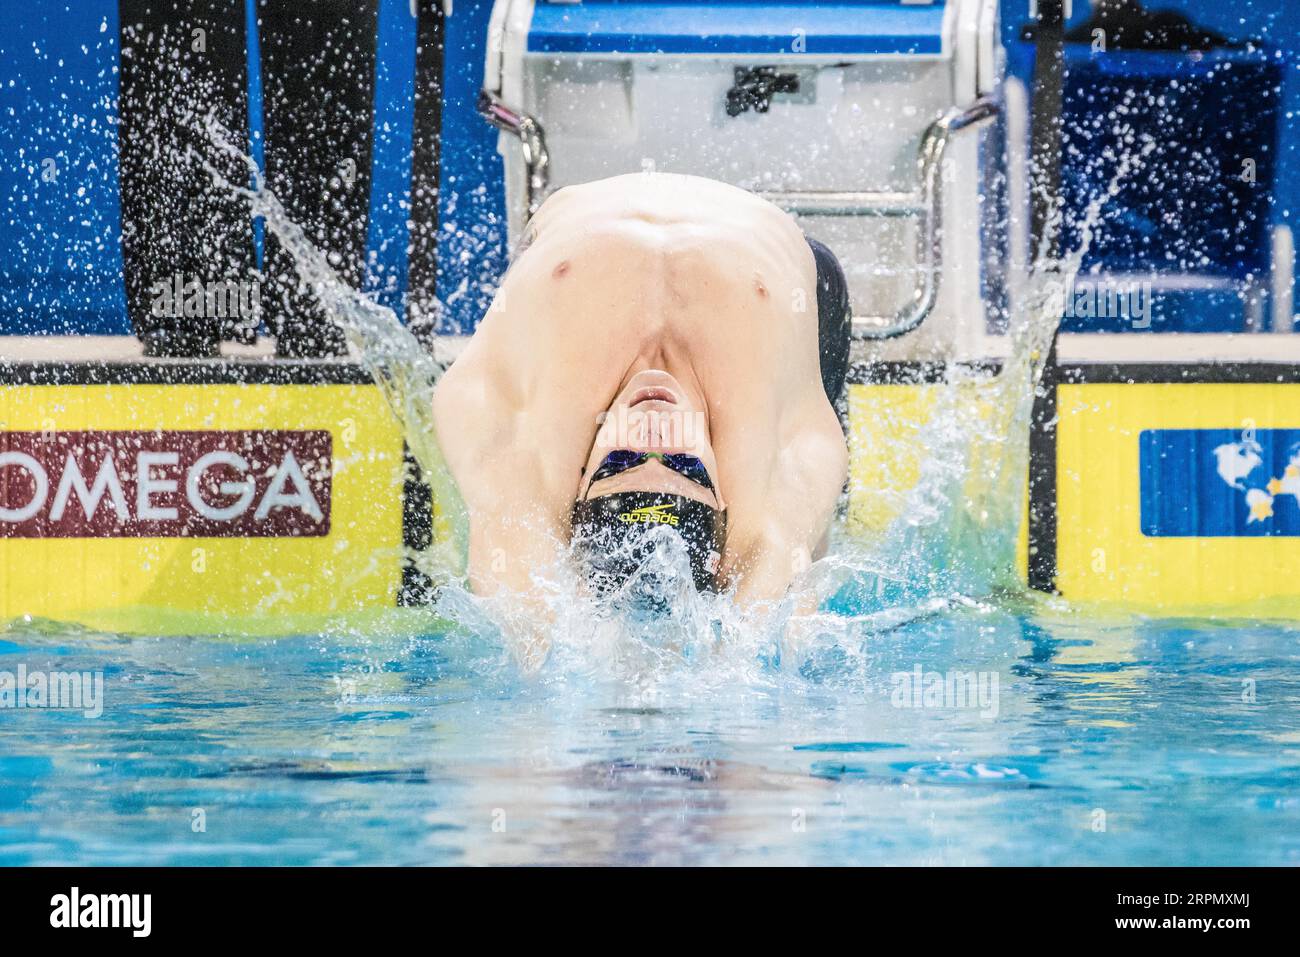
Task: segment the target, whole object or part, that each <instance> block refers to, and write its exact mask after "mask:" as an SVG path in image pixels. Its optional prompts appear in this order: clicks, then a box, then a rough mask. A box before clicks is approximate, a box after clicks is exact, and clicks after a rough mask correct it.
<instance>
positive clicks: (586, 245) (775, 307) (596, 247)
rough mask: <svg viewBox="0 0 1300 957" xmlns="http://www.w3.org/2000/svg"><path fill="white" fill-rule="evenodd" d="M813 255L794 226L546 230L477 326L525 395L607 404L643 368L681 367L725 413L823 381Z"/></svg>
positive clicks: (629, 220)
mask: <svg viewBox="0 0 1300 957" xmlns="http://www.w3.org/2000/svg"><path fill="white" fill-rule="evenodd" d="M813 281H814V279H813V270H812V265H811V255H810V254H809V253H808V250H807V246H806V244H803V243H802V237H801V236H800V235H798V233H797V232H796V233H795V234H794V235H793V236H791V235H790V234H789V233H788V232H779V233H776V234H773V233H772V232H771V231H769V232H767V233H763V232H757V231H756V230H755V229H742V228H739V227H738V226H737V224H735V223H732V222H722V223H713V222H699V221H694V220H686V221H678V222H673V223H660V222H647V221H645V220H643V219H640V218H638V217H620V218H615V219H612V220H605V221H600V222H590V221H587V222H581V223H561V224H559V225H552V226H551V228H550V229H549V230H548V229H547V228H545V227H544V228H543V230H542V232H541V235H540V237H539V238H538V239H537V240H536V241H535V243H534V245H533V246H532V248H530V249H529V250H528V252H527V253H526V254H525V256H524V257H523V258H522V259H521V260H520V261H519V262H518V263H517V264H516V266H515V268H514V269H513V270H512V271H511V274H510V276H509V277H508V278H507V281H506V283H505V284H504V285H503V289H502V293H503V295H502V296H501V297H499V301H498V304H497V305H496V306H494V308H493V313H492V314H490V316H489V322H488V323H485V326H489V327H491V328H484V329H483V332H485V333H487V332H491V333H492V334H493V336H492V338H494V339H496V340H497V345H498V347H499V349H500V350H502V351H501V353H500V354H501V355H509V356H512V357H513V360H514V363H515V364H516V369H517V370H518V374H519V375H521V376H523V377H526V378H530V379H533V380H534V381H535V383H536V386H537V389H536V391H534V394H533V396H532V398H533V400H534V401H546V400H547V399H550V398H554V400H555V401H558V402H561V403H564V404H566V405H568V404H571V403H572V401H573V399H574V395H573V392H572V388H573V386H574V384H576V383H582V384H584V386H585V387H586V388H590V389H592V390H593V391H594V392H596V393H599V394H600V395H601V397H602V401H608V399H609V398H610V397H612V395H613V394H614V392H615V391H617V388H618V385H619V383H620V382H621V381H622V380H623V379H624V378H625V377H626V376H627V375H628V374H629V372H630V371H635V368H636V367H637V366H640V367H642V368H664V369H667V370H668V371H671V372H674V373H676V372H678V371H679V370H680V369H681V368H683V367H686V368H689V370H690V371H691V372H692V374H694V375H695V376H696V377H698V379H699V381H700V382H701V384H702V385H703V386H704V388H705V390H706V394H709V398H710V404H711V405H712V404H713V401H714V398H715V397H716V399H717V400H718V401H719V402H723V403H725V404H727V405H739V404H746V403H748V404H752V403H753V402H754V401H755V400H757V399H758V398H759V397H760V396H767V395H770V394H771V393H772V392H773V391H774V390H775V391H777V392H781V393H788V392H789V391H790V390H791V389H795V388H799V387H801V386H803V385H805V384H808V383H811V382H816V381H818V380H819V375H818V368H817V350H816V336H817V329H816V296H815V292H814V290H813Z"/></svg>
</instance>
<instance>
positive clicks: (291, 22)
mask: <svg viewBox="0 0 1300 957" xmlns="http://www.w3.org/2000/svg"><path fill="white" fill-rule="evenodd" d="M257 10H258V31H259V41H260V43H259V46H260V48H261V54H262V91H263V97H262V102H263V122H262V125H263V129H264V131H265V135H266V181H267V185H268V186H269V187H270V188H271V190H272V191H273V192H274V193H275V194H276V196H278V197H279V199H280V201H281V202H282V203H283V204H284V207H285V210H286V211H287V212H288V214H289V217H290V218H291V219H293V220H294V222H296V223H298V224H299V225H300V226H302V227H303V229H304V230H305V231H306V233H307V236H308V238H310V239H311V241H312V242H313V243H315V244H316V246H317V247H318V248H320V249H321V250H323V251H324V252H326V253H328V254H331V259H332V260H333V261H334V263H335V269H336V271H337V272H338V273H339V275H340V276H341V278H342V279H343V281H344V282H346V283H348V284H349V285H351V286H353V287H360V285H361V282H362V280H363V279H364V277H365V256H366V239H367V229H368V225H369V213H370V164H371V143H372V137H373V135H374V115H375V59H376V55H377V45H378V27H379V21H378V0H313V2H311V3H305V2H303V0H258V6H257ZM264 265H265V270H264V271H265V273H266V279H267V287H268V288H267V293H265V294H264V295H263V297H262V307H263V309H264V310H266V312H267V319H268V321H269V322H270V324H271V326H272V328H273V329H274V331H275V333H276V351H277V353H278V354H279V355H281V356H285V357H289V358H313V357H321V356H333V355H341V354H342V353H343V352H344V351H345V349H346V347H345V344H344V339H343V331H342V330H341V329H340V328H339V327H338V326H337V325H335V324H334V323H333V322H332V321H330V319H329V318H328V317H327V316H326V315H325V312H324V310H323V309H322V308H321V306H320V303H319V302H318V301H317V300H316V298H315V296H314V295H312V292H311V290H310V289H307V288H305V287H304V286H303V284H302V283H301V282H300V281H299V279H298V276H297V272H296V270H295V269H294V263H293V258H292V257H291V256H290V255H289V253H288V252H286V251H285V250H284V249H283V248H281V246H280V244H279V242H278V241H277V240H276V238H275V237H274V236H268V237H267V240H266V255H265V257H264Z"/></svg>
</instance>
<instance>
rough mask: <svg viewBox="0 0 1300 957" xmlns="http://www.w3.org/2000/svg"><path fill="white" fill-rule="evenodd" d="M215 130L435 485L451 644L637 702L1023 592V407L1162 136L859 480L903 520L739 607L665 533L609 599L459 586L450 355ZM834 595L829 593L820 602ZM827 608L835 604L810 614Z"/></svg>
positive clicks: (814, 661) (443, 607) (778, 671)
mask: <svg viewBox="0 0 1300 957" xmlns="http://www.w3.org/2000/svg"><path fill="white" fill-rule="evenodd" d="M207 127H208V128H207V130H206V132H207V135H208V138H209V140H211V142H212V143H214V144H215V145H216V146H217V148H219V149H220V150H222V151H223V152H225V153H227V154H228V155H231V156H238V157H239V158H240V159H241V161H242V162H243V163H244V165H245V166H246V167H247V168H248V171H249V174H250V181H251V185H249V186H241V185H237V184H232V183H230V182H229V181H228V180H227V179H226V178H225V177H223V176H222V174H221V173H220V172H219V171H217V170H216V169H215V168H214V167H213V166H211V165H210V164H206V163H205V167H206V168H207V170H208V173H209V175H210V176H212V178H213V180H214V182H215V183H216V184H217V185H218V186H219V187H220V188H223V189H226V190H229V191H231V192H233V193H234V194H236V195H238V196H240V197H242V198H243V199H244V200H246V201H247V202H248V204H249V206H250V208H251V210H252V212H253V214H254V215H256V216H260V217H262V219H263V220H264V222H265V224H266V228H267V229H268V230H269V231H270V232H271V233H273V234H274V235H275V236H276V237H277V238H278V239H279V241H280V242H281V244H282V245H283V247H284V248H285V249H286V250H287V251H288V252H289V253H290V254H291V255H292V257H293V260H294V262H295V265H296V269H297V272H298V276H299V278H300V281H301V282H302V283H303V284H304V285H305V286H306V287H307V288H309V289H310V290H311V291H312V292H313V293H314V295H315V296H316V298H317V299H318V300H319V302H320V303H321V305H322V307H323V308H324V311H325V312H326V313H327V314H328V315H329V316H330V317H331V318H332V319H333V320H334V321H335V322H337V323H338V324H339V325H340V326H341V327H342V328H343V330H344V332H345V334H346V337H347V340H348V342H349V345H350V346H351V348H352V349H353V351H354V352H355V353H356V355H357V357H358V358H359V359H360V361H361V362H362V363H363V364H364V365H365V366H366V368H367V369H368V370H369V371H370V373H371V374H372V375H373V377H374V379H375V381H376V382H377V383H378V385H379V386H380V388H381V390H382V391H383V394H384V397H385V399H386V400H387V403H388V405H389V407H390V408H391V409H392V411H393V414H394V415H395V416H396V418H397V420H398V422H399V424H400V426H401V428H402V430H403V433H404V434H405V436H406V441H407V444H408V446H409V447H410V449H411V451H412V454H413V455H414V457H415V459H416V461H417V462H418V463H419V465H420V467H421V469H422V471H423V474H424V476H425V477H426V479H427V480H429V481H430V482H431V484H432V485H433V487H434V493H435V500H436V502H437V515H436V522H437V525H436V531H437V534H436V536H435V538H436V540H437V544H436V545H435V547H434V548H433V549H431V550H430V551H429V552H426V553H422V554H418V556H417V557H418V558H419V559H420V560H421V563H422V570H424V571H426V573H428V574H430V576H431V577H432V578H433V580H434V581H435V582H436V583H437V584H438V586H439V594H440V597H439V600H438V608H439V611H440V612H441V613H443V614H445V615H446V616H448V617H449V618H450V619H451V620H452V621H454V622H455V623H456V625H457V632H456V635H455V637H454V638H453V639H452V641H453V644H455V645H456V646H458V647H459V648H460V649H461V650H462V651H463V652H464V653H465V654H467V655H468V656H469V657H471V658H473V659H475V660H476V661H478V662H479V663H480V665H481V667H482V668H485V669H489V668H498V667H499V666H500V665H501V664H502V663H503V662H505V661H507V660H510V659H512V658H513V659H514V660H516V661H517V662H519V663H522V664H523V665H524V666H525V668H526V669H527V670H531V671H540V672H541V674H542V676H543V678H544V679H545V680H547V681H551V682H561V683H564V682H569V681H587V682H593V681H594V682H607V681H613V682H617V683H619V686H620V688H621V689H622V692H623V693H624V694H626V695H629V696H631V697H630V699H629V700H632V701H633V702H635V703H640V704H644V703H645V702H647V701H653V700H656V698H657V696H660V695H662V694H663V693H664V691H665V689H666V688H673V689H676V691H680V690H681V688H683V687H689V688H690V689H691V690H692V693H707V691H708V690H709V688H715V687H725V686H732V687H734V686H737V685H739V686H758V685H762V684H764V683H767V682H771V681H773V680H777V678H778V677H782V676H784V677H789V676H792V675H797V676H801V677H802V678H811V679H814V680H821V679H823V678H825V677H826V676H827V675H828V674H832V673H833V674H837V675H840V676H844V675H847V674H857V675H859V676H865V675H867V674H868V673H869V671H870V665H869V661H870V657H869V653H868V652H869V647H870V641H871V638H872V636H873V635H879V634H881V633H883V632H887V631H889V630H891V629H894V628H897V627H899V626H901V625H904V624H907V623H909V622H913V621H916V620H917V619H919V618H924V617H925V616H928V615H933V614H939V613H943V612H945V611H948V610H951V609H953V608H962V609H970V608H976V609H979V608H983V607H985V606H984V605H983V604H982V602H981V600H980V599H981V598H983V597H984V596H989V595H992V594H997V593H1007V592H1012V593H1014V592H1018V591H1021V590H1022V586H1020V584H1019V576H1018V575H1017V573H1016V569H1015V552H1016V542H1017V538H1018V530H1019V528H1020V525H1021V515H1022V512H1023V508H1024V477H1025V474H1026V468H1027V450H1028V436H1029V428H1030V419H1031V413H1032V407H1033V400H1034V395H1035V391H1036V389H1037V388H1038V383H1039V381H1040V379H1041V376H1042V371H1043V367H1044V363H1045V360H1046V356H1047V353H1048V347H1049V345H1050V343H1051V341H1052V337H1053V336H1054V334H1055V332H1056V327H1057V324H1058V323H1059V320H1060V316H1061V315H1062V310H1061V308H1060V299H1059V290H1060V289H1061V288H1063V287H1064V286H1065V285H1067V284H1068V282H1069V281H1070V279H1071V278H1072V277H1073V275H1074V274H1076V273H1077V272H1078V270H1079V268H1080V266H1081V264H1082V262H1083V259H1084V257H1085V256H1086V254H1087V252H1088V248H1089V244H1090V243H1091V240H1092V237H1093V235H1094V234H1095V231H1096V229H1097V227H1098V225H1099V223H1100V220H1101V213H1102V210H1103V208H1104V206H1105V204H1106V203H1107V202H1108V201H1109V200H1110V199H1111V198H1112V197H1114V196H1115V195H1116V194H1117V193H1118V190H1119V184H1120V183H1121V182H1122V181H1123V179H1124V178H1125V177H1126V176H1128V175H1130V174H1131V173H1132V171H1133V169H1134V168H1135V167H1136V166H1137V165H1138V164H1140V163H1141V161H1142V158H1143V157H1145V156H1146V155H1148V154H1149V153H1150V151H1151V149H1153V148H1154V144H1153V143H1146V144H1143V145H1142V146H1140V147H1137V146H1135V148H1134V149H1133V151H1132V153H1131V155H1129V156H1126V157H1125V158H1123V160H1122V161H1121V163H1120V166H1119V170H1118V171H1117V173H1116V174H1115V176H1114V178H1113V179H1112V181H1111V184H1110V187H1109V188H1108V189H1107V190H1106V191H1104V192H1103V193H1102V194H1100V195H1098V196H1097V197H1095V198H1094V200H1093V202H1092V203H1091V204H1090V206H1089V208H1088V209H1087V211H1086V213H1085V216H1084V222H1083V226H1082V229H1081V234H1082V236H1083V241H1082V242H1081V244H1080V246H1079V248H1077V249H1075V250H1074V251H1073V252H1072V253H1070V254H1069V255H1068V256H1066V257H1064V258H1061V259H1057V258H1056V257H1053V256H1051V255H1050V250H1047V249H1042V250H1040V251H1039V257H1038V262H1037V265H1036V268H1035V269H1034V270H1033V273H1032V275H1031V277H1030V278H1029V281H1028V283H1027V285H1026V288H1025V290H1024V294H1023V295H1022V296H1021V297H1020V299H1019V304H1018V305H1017V306H1016V307H1015V308H1014V309H1013V311H1012V315H1011V321H1010V323H1009V331H1008V339H1009V344H1010V349H1009V354H1008V357H1007V359H1006V360H1005V361H1004V362H1003V363H1002V367H1001V370H1000V372H998V374H996V375H994V376H989V375H988V374H987V373H980V372H976V371H972V370H966V369H963V368H962V367H960V366H957V365H953V366H951V368H950V370H949V372H948V374H947V376H946V378H945V379H944V381H942V382H940V383H938V384H936V385H935V386H934V387H933V388H931V389H929V390H928V392H929V396H928V400H929V403H930V405H929V410H928V413H927V415H926V420H927V422H928V423H933V424H934V425H935V427H933V428H929V427H924V428H919V429H917V430H914V431H912V432H909V433H907V435H906V436H904V437H903V438H901V439H899V440H898V443H897V445H898V447H897V448H895V449H893V450H887V452H888V451H892V453H893V454H898V455H911V456H913V457H915V458H916V460H917V462H918V475H917V480H916V481H915V482H914V483H913V484H912V485H911V487H910V488H907V489H905V490H903V491H901V492H894V493H888V492H886V491H885V490H879V489H861V488H859V489H855V490H854V491H855V495H856V496H862V497H867V498H870V497H871V496H872V495H880V496H884V495H889V494H892V495H894V497H895V500H894V501H893V502H891V503H889V505H890V507H891V508H892V509H893V510H894V511H895V513H896V517H895V518H894V519H893V520H892V521H891V522H890V523H889V525H888V527H887V528H885V529H884V531H883V533H880V534H876V535H874V536H872V537H871V538H870V539H867V538H864V537H863V536H862V534H861V530H860V529H859V530H857V531H856V532H855V529H854V526H853V522H852V521H850V522H849V523H847V525H845V526H844V527H841V528H838V529H836V531H835V534H834V544H833V547H832V549H831V551H830V554H829V555H827V556H826V557H825V558H823V559H821V560H819V561H817V562H815V563H813V564H812V565H811V567H810V568H809V569H808V570H807V571H806V573H805V574H804V575H803V576H802V577H801V579H800V581H799V582H797V583H796V587H795V588H793V589H792V590H791V595H790V596H789V597H788V598H787V599H785V600H783V601H780V602H775V603H772V604H771V605H769V606H766V607H760V608H758V609H752V608H751V609H749V610H747V611H745V612H742V611H741V609H740V608H739V607H738V606H737V605H736V604H735V603H734V602H733V601H732V598H731V596H730V595H726V594H722V595H716V594H700V593H697V592H696V591H695V589H694V588H693V587H691V586H690V580H691V576H690V568H689V562H688V560H687V557H686V555H685V553H684V550H682V549H680V548H678V547H675V539H673V538H672V536H666V537H665V540H664V541H663V542H662V543H660V546H659V547H657V548H655V549H654V550H653V551H652V553H651V554H650V556H649V558H648V559H647V560H646V562H645V563H644V565H643V566H642V568H641V570H640V571H639V572H638V574H636V575H634V576H633V578H632V579H631V580H630V581H629V582H628V583H627V585H626V586H625V587H624V588H623V590H622V591H621V592H620V593H619V594H618V595H615V596H613V597H612V598H610V599H607V600H597V599H595V598H593V597H592V596H590V595H589V594H587V593H586V591H585V589H582V588H581V587H580V586H579V584H578V583H577V581H576V580H575V577H574V576H573V575H572V574H571V573H565V574H559V575H556V574H550V573H547V572H541V573H539V574H538V575H537V577H536V581H535V585H536V588H537V591H538V595H537V597H536V599H535V600H534V601H533V602H531V603H530V606H525V607H524V608H521V606H520V605H518V604H516V603H513V602H511V601H510V600H509V599H502V598H482V597H479V596H475V595H473V594H471V593H470V592H468V591H467V590H466V589H465V588H464V587H463V586H462V584H461V582H462V581H463V576H464V571H465V555H466V542H467V540H468V537H467V529H468V520H467V516H466V514H465V509H464V505H463V503H462V501H461V499H460V496H459V494H458V493H457V491H456V488H455V484H454V482H453V481H452V479H451V476H450V474H449V472H448V470H447V468H446V465H445V462H444V460H443V457H442V455H441V452H440V450H439V449H438V446H437V442H436V440H435V437H434V436H435V433H434V429H433V422H432V399H433V390H434V388H435V385H436V383H437V380H438V378H439V377H440V375H441V373H442V371H443V370H442V367H441V366H440V365H439V364H438V363H437V362H436V361H435V360H434V358H433V357H432V356H431V355H430V354H429V353H428V352H427V351H426V350H425V348H424V346H423V345H422V344H421V343H420V342H419V341H418V340H417V339H416V338H415V336H414V335H412V334H411V333H410V332H409V331H408V330H407V329H406V328H405V327H404V326H403V325H402V324H401V322H400V321H399V320H398V318H397V317H396V316H395V315H394V314H393V312H392V311H391V310H389V309H387V308H385V307H383V306H381V305H379V304H377V303H375V302H374V301H372V300H371V299H369V298H368V297H366V296H365V295H363V294H362V293H360V292H358V291H357V290H355V289H353V288H351V287H350V286H349V285H347V284H346V283H345V282H343V281H342V280H340V279H339V278H338V276H337V275H336V273H335V272H334V270H333V268H332V267H331V264H330V262H329V259H328V257H327V256H326V255H325V254H324V253H322V252H321V250H319V249H318V248H317V247H316V246H315V245H314V244H313V243H312V242H311V241H310V239H308V237H307V236H306V234H305V232H304V231H303V230H302V228H301V227H300V226H298V225H297V224H296V223H294V222H293V221H292V220H291V219H290V218H289V216H288V215H287V214H286V212H285V210H284V208H283V206H282V205H281V204H280V202H279V200H278V199H277V198H276V196H275V195H274V194H273V193H272V192H271V191H270V190H269V189H268V188H267V187H266V185H265V183H264V181H263V179H262V176H261V173H260V170H259V169H258V168H257V165H256V164H255V163H254V162H253V160H252V159H250V158H249V157H247V156H245V155H244V154H243V153H242V152H241V151H240V150H238V149H237V148H236V147H235V146H233V145H232V144H231V140H230V137H229V136H228V135H226V134H225V132H224V130H222V129H221V128H220V126H219V125H218V124H216V123H215V122H214V121H212V120H211V118H209V120H208V124H207ZM1057 216H1058V220H1059V216H1060V213H1059V212H1058V213H1057ZM1057 225H1059V221H1058V224H1057ZM912 425H921V423H912ZM809 596H815V597H816V599H817V600H813V601H810V598H809ZM827 596H834V598H832V599H831V600H830V601H829V602H825V601H824V599H826V598H827ZM819 604H821V606H822V607H823V608H828V609H830V610H831V611H833V612H834V613H828V612H827V611H825V610H818V605H819ZM525 609H526V610H525ZM539 609H540V610H541V614H540V615H539V614H537V613H536V612H537V611H538V610H539ZM542 621H544V622H545V624H544V626H539V622H542ZM539 628H540V629H544V630H542V633H540V634H539ZM503 636H506V637H504V638H503ZM702 665H704V667H702ZM638 706H639V705H638Z"/></svg>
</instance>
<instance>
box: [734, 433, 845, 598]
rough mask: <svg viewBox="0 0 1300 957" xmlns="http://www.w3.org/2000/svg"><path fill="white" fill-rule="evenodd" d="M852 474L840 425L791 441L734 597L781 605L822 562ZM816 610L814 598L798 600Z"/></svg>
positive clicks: (779, 468) (769, 494) (742, 566)
mask: <svg viewBox="0 0 1300 957" xmlns="http://www.w3.org/2000/svg"><path fill="white" fill-rule="evenodd" d="M847 474H848V449H847V447H846V446H845V444H844V439H843V433H842V432H840V430H839V425H838V422H837V423H836V424H835V428H834V431H833V432H830V431H828V430H825V429H821V430H817V431H810V432H808V433H806V434H804V435H803V436H801V437H800V438H799V440H798V441H796V442H792V443H791V444H790V445H789V446H788V447H787V449H786V450H785V452H784V453H783V455H782V456H781V462H780V463H779V467H778V468H777V469H776V473H775V476H774V478H773V480H772V482H771V484H770V486H769V491H768V494H767V497H766V503H765V505H764V509H763V511H764V521H763V523H762V525H761V526H760V527H761V533H760V535H759V536H758V537H757V539H756V540H755V542H754V543H753V544H751V545H750V546H749V547H748V548H747V549H746V552H745V554H744V556H743V557H742V560H741V562H740V563H739V566H738V569H737V571H738V575H737V588H736V598H737V600H738V601H741V602H742V603H748V604H752V603H757V602H770V601H779V600H781V599H783V598H785V597H786V596H787V593H789V591H790V587H791V585H792V584H793V583H795V582H796V581H797V579H798V578H799V577H800V576H801V575H802V574H803V572H804V571H806V570H807V568H808V566H809V565H810V564H811V563H812V562H813V561H815V560H816V559H818V558H820V557H822V555H823V554H825V551H826V545H827V541H828V538H829V534H830V524H831V520H832V518H833V517H834V515H835V506H836V504H837V503H838V501H839V497H840V491H841V490H842V489H843V487H844V481H845V478H846V477H847ZM796 597H798V599H799V601H800V604H801V605H805V604H808V605H811V608H809V609H808V610H809V611H812V610H815V608H816V605H817V601H818V599H817V597H816V596H796Z"/></svg>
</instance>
